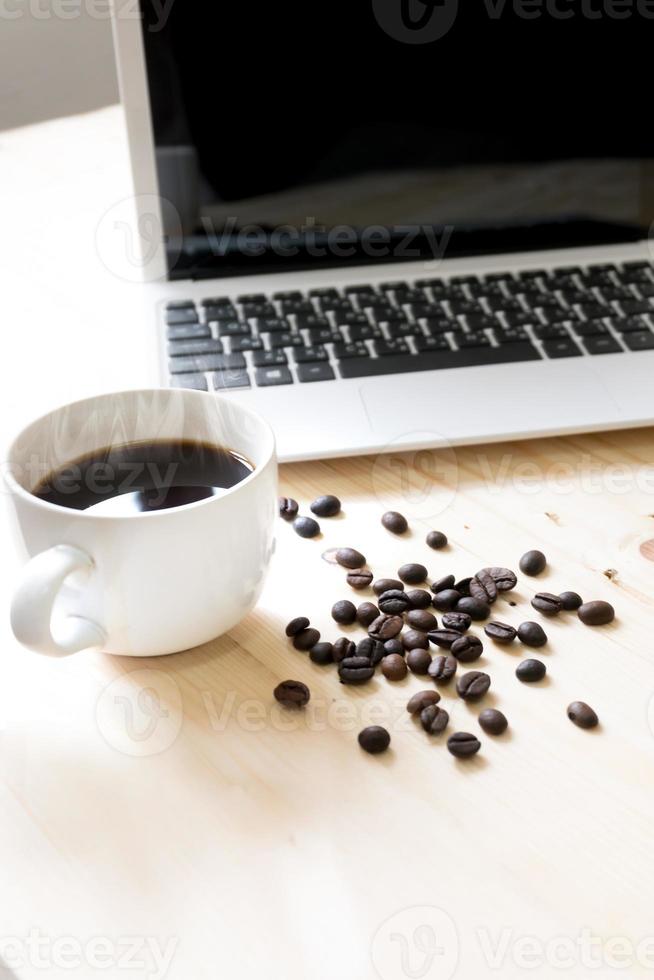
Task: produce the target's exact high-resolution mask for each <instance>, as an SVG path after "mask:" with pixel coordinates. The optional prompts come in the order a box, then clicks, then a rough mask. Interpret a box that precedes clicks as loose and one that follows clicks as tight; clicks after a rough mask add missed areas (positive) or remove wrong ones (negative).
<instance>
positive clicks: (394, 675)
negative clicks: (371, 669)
mask: <svg viewBox="0 0 654 980" xmlns="http://www.w3.org/2000/svg"><path fill="white" fill-rule="evenodd" d="M407 670H408V667H407V665H406V661H405V659H404V657H400V655H399V654H397V653H391V655H390V656H389V657H384V659H383V660H382V662H381V672H382V674H383V675H384V677H385V678H386V679H387V680H389V681H401V680H404V678H405V677H406V675H407Z"/></svg>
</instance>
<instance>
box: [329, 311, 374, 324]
mask: <svg viewBox="0 0 654 980" xmlns="http://www.w3.org/2000/svg"><path fill="white" fill-rule="evenodd" d="M336 323H337V324H338V326H339V327H350V326H351V327H356V326H359V327H367V326H368V324H369V323H370V320H369V319H368V317H367V316H366V314H365V313H341V314H338V315H337V316H336Z"/></svg>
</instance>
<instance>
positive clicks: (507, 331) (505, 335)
mask: <svg viewBox="0 0 654 980" xmlns="http://www.w3.org/2000/svg"><path fill="white" fill-rule="evenodd" d="M493 334H494V336H495V340H496V341H497V342H498V344H519V343H524V342H526V341H529V334H528V333H527V331H526V330H523V328H522V327H495V329H494V330H493Z"/></svg>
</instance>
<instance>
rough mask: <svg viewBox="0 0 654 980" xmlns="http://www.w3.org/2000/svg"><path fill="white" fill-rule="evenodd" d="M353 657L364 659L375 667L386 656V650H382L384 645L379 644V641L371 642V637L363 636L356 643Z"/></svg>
mask: <svg viewBox="0 0 654 980" xmlns="http://www.w3.org/2000/svg"><path fill="white" fill-rule="evenodd" d="M355 656H357V657H366V658H367V659H368V660H369V661H370V663H371V664H372V665H373V667H376V666H377V664H378V663H379V662H380V661H381V660H383V658H384V657H385V656H386V650H385V649H384V644H383V643H380V642H379V640H373V638H372V637H371V636H364V638H363V639H362V640H359V642H358V643H357V647H356V654H355Z"/></svg>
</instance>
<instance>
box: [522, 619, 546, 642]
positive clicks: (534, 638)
mask: <svg viewBox="0 0 654 980" xmlns="http://www.w3.org/2000/svg"><path fill="white" fill-rule="evenodd" d="M518 639H519V640H520V642H521V643H524V645H525V646H527V647H544V646H545V644H546V643H547V636H546V635H545V630H544V629H543V627H542V626H541V625H540V623H521V624H520V626H518Z"/></svg>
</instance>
